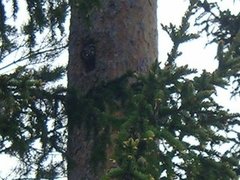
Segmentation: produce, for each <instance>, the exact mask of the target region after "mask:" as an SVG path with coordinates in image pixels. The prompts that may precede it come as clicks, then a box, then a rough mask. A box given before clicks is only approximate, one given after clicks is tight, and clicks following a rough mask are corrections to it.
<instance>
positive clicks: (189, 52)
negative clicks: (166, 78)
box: [0, 0, 240, 178]
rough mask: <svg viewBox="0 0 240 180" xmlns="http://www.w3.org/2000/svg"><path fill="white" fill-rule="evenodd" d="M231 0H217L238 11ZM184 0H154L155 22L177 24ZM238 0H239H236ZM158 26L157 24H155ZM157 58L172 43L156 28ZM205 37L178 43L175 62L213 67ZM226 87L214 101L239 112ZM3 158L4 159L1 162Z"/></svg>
mask: <svg viewBox="0 0 240 180" xmlns="http://www.w3.org/2000/svg"><path fill="white" fill-rule="evenodd" d="M230 1H231V0H224V1H223V2H222V3H221V7H222V8H230V9H232V10H233V12H236V13H237V12H240V9H239V8H240V3H238V4H237V2H236V4H235V5H233V3H232V1H231V2H230ZM187 2H188V1H186V0H158V19H159V22H158V24H160V23H162V24H165V25H168V24H169V23H173V24H177V25H179V24H180V22H181V18H182V16H183V15H184V13H185V11H186V9H187V6H188V3H187ZM238 2H239V1H238ZM159 27H160V25H159ZM158 36H159V61H161V62H164V61H165V60H166V59H167V53H168V52H169V51H170V50H171V47H172V43H171V40H170V38H169V37H168V36H167V34H166V33H165V32H164V31H162V30H161V29H159V35H158ZM207 41H208V39H207V37H204V36H202V37H200V38H199V39H197V40H195V41H191V42H188V43H186V44H184V45H182V46H181V47H180V50H181V51H182V52H183V55H182V56H181V57H180V58H179V59H178V60H177V63H178V64H179V65H185V64H188V65H189V67H190V68H197V69H199V70H200V71H201V70H203V69H206V70H207V71H213V70H214V69H215V68H216V67H217V65H218V63H217V60H215V59H214V57H215V56H216V51H217V45H211V46H207V47H205V44H206V42H207ZM230 97H231V96H230V93H229V90H228V91H227V90H224V89H220V88H219V89H218V97H217V102H218V103H220V104H221V105H224V106H225V107H226V108H227V109H230V110H231V111H232V112H240V106H239V105H238V104H239V102H240V99H239V98H233V99H230ZM0 162H1V163H0V178H1V177H4V176H7V175H8V174H7V172H9V170H10V169H11V167H12V162H13V161H12V160H11V159H10V158H9V157H8V156H6V155H0ZM2 162H4V163H2Z"/></svg>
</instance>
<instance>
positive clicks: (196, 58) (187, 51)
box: [158, 0, 240, 112]
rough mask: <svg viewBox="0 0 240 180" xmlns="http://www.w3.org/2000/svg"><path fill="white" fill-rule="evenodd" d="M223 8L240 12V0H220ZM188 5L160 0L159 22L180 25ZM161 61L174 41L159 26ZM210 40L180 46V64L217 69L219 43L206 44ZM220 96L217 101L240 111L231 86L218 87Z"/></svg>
mask: <svg viewBox="0 0 240 180" xmlns="http://www.w3.org/2000/svg"><path fill="white" fill-rule="evenodd" d="M219 5H220V7H221V9H227V8H229V9H231V11H232V12H233V13H238V12H240V1H236V2H235V4H234V3H233V1H231V0H223V1H222V2H220V4H219ZM187 7H188V1H187V0H158V19H159V22H158V23H159V24H160V23H162V24H164V25H168V24H169V23H173V24H176V25H179V24H180V22H181V18H182V16H183V15H184V13H185V11H186V9H187ZM158 36H159V61H163V62H164V61H165V60H166V59H167V53H168V52H170V50H171V48H172V42H171V40H170V38H169V37H168V35H167V33H166V32H164V31H163V30H161V28H159V34H158ZM207 42H208V38H207V37H206V36H201V37H200V38H198V39H196V40H193V41H190V42H187V43H185V44H183V45H182V46H180V51H181V52H182V53H183V54H182V56H180V57H179V58H178V59H177V61H176V62H177V63H178V64H179V65H185V64H188V66H189V67H190V68H197V69H198V70H199V71H201V70H203V69H205V70H207V71H209V72H211V71H213V70H215V69H216V68H217V66H218V61H217V60H216V59H215V56H216V52H217V45H216V44H212V45H209V46H207V47H206V46H205V45H206V43H207ZM217 89H218V97H216V101H217V102H218V103H219V104H221V105H223V106H224V107H225V108H227V109H229V110H230V111H231V112H240V106H239V102H240V98H239V97H234V98H231V94H230V91H231V87H230V88H229V89H228V90H225V89H222V88H217Z"/></svg>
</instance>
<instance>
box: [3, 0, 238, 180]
mask: <svg viewBox="0 0 240 180" xmlns="http://www.w3.org/2000/svg"><path fill="white" fill-rule="evenodd" d="M24 2H26V4H27V10H28V13H29V18H28V21H27V22H26V23H25V24H24V25H22V26H21V27H18V25H15V23H16V22H18V20H19V17H18V12H19V11H20V9H21V6H20V1H17V0H11V1H1V2H0V24H1V25H0V47H1V49H0V58H1V59H0V60H1V61H0V62H1V65H2V68H1V70H5V69H6V68H9V67H12V66H13V65H15V64H16V63H20V62H21V63H22V64H23V66H20V67H18V68H16V69H15V70H12V71H11V72H10V73H1V75H0V152H1V153H6V154H10V155H12V156H15V157H17V158H19V160H20V161H21V162H22V166H20V167H18V169H16V171H15V173H16V176H18V177H17V178H19V179H24V178H30V177H33V178H36V179H44V178H45V179H56V178H57V177H63V176H66V175H67V176H68V179H126V180H128V179H136V180H138V179H144V180H145V179H146V180H148V179H199V180H200V179H201V180H202V179H224V180H225V179H237V178H238V176H239V174H240V162H239V159H240V158H239V157H240V154H239V152H240V145H239V144H240V142H239V141H240V132H239V130H238V128H239V125H240V121H239V114H237V113H230V112H229V110H225V109H224V108H223V107H222V106H221V105H219V104H218V103H216V102H215V100H214V98H213V96H214V95H216V93H217V92H216V87H221V88H226V87H227V86H229V85H230V83H231V81H230V78H232V77H234V81H235V82H236V88H235V89H234V91H233V95H238V94H239V92H240V91H239V81H240V80H239V62H240V61H239V57H240V56H239V52H238V51H239V44H240V42H239V25H238V19H239V15H233V14H231V11H230V10H226V11H221V9H220V8H219V7H218V4H217V3H209V2H208V1H207V0H204V1H190V5H189V8H188V10H187V12H186V13H185V15H184V17H183V18H182V23H181V25H180V26H179V27H177V26H175V25H173V24H170V25H168V26H166V25H162V28H163V29H164V30H165V31H166V32H167V33H168V35H169V36H170V38H171V40H172V41H173V48H172V50H171V52H170V53H169V54H168V59H167V61H166V63H165V64H162V63H161V62H158V61H157V60H156V55H157V54H156V34H155V33H156V32H155V31H156V24H155V23H156V14H155V10H156V1H155V0H152V1H151V0H149V1H146V0H139V1H127V0H126V1H110V0H103V1H99V0H88V1H87V0H71V1H65V0H59V1H55V0H49V1H46V0H26V1H24ZM21 3H22V1H21ZM10 9H11V10H10ZM202 10H204V12H203V11H202ZM198 12H203V13H202V14H200V16H199V17H198V18H196V25H197V26H199V25H200V27H203V29H202V32H203V31H206V32H207V33H208V34H209V35H211V38H212V41H211V43H218V52H217V56H216V58H217V59H218V61H219V67H218V68H217V69H216V70H215V71H214V72H207V71H203V72H197V70H195V69H190V68H188V66H178V65H177V64H176V59H177V58H178V57H179V56H180V55H181V53H180V52H179V50H178V48H179V46H180V45H181V44H182V43H185V42H188V41H190V40H194V39H197V38H198V36H199V35H198V34H192V33H189V31H190V30H189V28H190V24H189V18H192V17H195V14H199V13H198ZM69 14H71V25H70V37H69V39H68V38H67V34H68V33H67V32H68V29H67V28H68V27H67V26H66V25H65V24H64V23H65V20H66V19H67V18H68V17H69ZM123 20H125V21H123ZM149 20H150V21H149ZM215 23H217V24H218V25H219V27H218V28H212V27H216V25H215ZM123 27H125V28H129V29H124V28H123ZM132 32H136V33H137V35H136V37H135V36H134V34H131V33H132ZM141 33H142V34H141ZM123 35H127V36H126V38H125V39H124V38H123V37H124V36H123ZM142 38H143V39H142ZM67 47H68V48H69V64H68V68H66V67H51V66H50V65H49V64H51V63H52V62H53V60H54V59H55V58H56V57H58V55H59V54H61V52H62V51H63V50H64V49H65V48H67ZM139 50H141V52H139ZM16 52H18V53H21V56H20V58H18V59H15V57H18V56H15V53H16ZM154 60H156V61H155V63H154ZM26 61H27V63H25V62H26ZM35 64H38V67H35V66H33V65H35ZM66 72H67V75H68V86H67V88H66V87H64V86H61V85H57V84H59V83H56V81H58V80H59V79H61V78H62V77H63V76H64V75H66ZM54 83H55V84H54ZM67 141H68V142H67ZM224 144H229V148H228V149H226V151H224V152H220V151H219V149H220V148H221V146H222V145H224ZM56 153H58V154H61V155H62V159H60V160H59V161H58V160H55V159H54V154H56ZM66 162H67V163H68V167H67V168H66Z"/></svg>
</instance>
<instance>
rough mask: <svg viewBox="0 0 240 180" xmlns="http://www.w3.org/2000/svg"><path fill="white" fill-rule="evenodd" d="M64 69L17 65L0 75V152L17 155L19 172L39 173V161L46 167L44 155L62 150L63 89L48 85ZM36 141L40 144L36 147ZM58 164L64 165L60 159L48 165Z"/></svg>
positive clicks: (63, 141)
mask: <svg viewBox="0 0 240 180" xmlns="http://www.w3.org/2000/svg"><path fill="white" fill-rule="evenodd" d="M64 72H65V70H64V68H62V67H59V68H55V69H50V68H49V67H43V68H42V69H39V70H38V71H36V70H32V69H27V68H25V67H19V68H18V69H16V71H15V72H14V73H11V74H8V75H1V76H0V81H1V85H0V152H1V153H6V154H10V155H12V156H15V157H18V158H19V159H20V160H21V161H22V163H23V167H19V168H20V169H19V170H20V171H21V173H26V174H27V173H29V172H30V171H33V170H34V169H35V168H37V169H38V173H40V172H41V171H42V166H43V163H45V166H47V163H46V161H47V160H48V155H51V154H52V153H54V152H61V153H63V152H65V140H66V139H65V137H64V134H65V133H66V132H64V129H65V126H66V116H65V113H64V108H63V102H64V100H65V97H64V96H65V92H66V90H65V89H64V88H63V87H61V86H58V87H51V88H50V87H48V84H49V83H51V82H53V81H55V80H57V79H59V78H61V77H62V75H63V74H64ZM39 142H40V144H41V146H40V147H39V148H36V143H39ZM60 164H62V165H61V166H62V167H64V164H63V162H60V163H59V162H58V164H56V162H52V166H56V167H59V166H60ZM34 166H35V167H34ZM58 173H59V172H58ZM37 177H42V176H39V175H37Z"/></svg>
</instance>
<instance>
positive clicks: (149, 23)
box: [68, 0, 157, 180]
mask: <svg viewBox="0 0 240 180" xmlns="http://www.w3.org/2000/svg"><path fill="white" fill-rule="evenodd" d="M73 2H74V1H73ZM76 2H78V1H76ZM79 2H81V1H79ZM86 2H87V1H86ZM100 3H101V5H100V6H99V7H97V8H94V9H92V10H91V11H90V12H87V14H86V13H85V14H84V13H83V9H81V8H80V7H79V6H78V4H76V3H75V2H74V3H72V5H71V24H70V38H69V64H68V88H69V89H74V90H75V91H77V94H78V93H79V94H82V95H84V94H86V93H87V92H88V91H89V90H90V89H91V88H93V87H95V86H97V85H99V83H101V82H109V81H111V80H114V79H116V78H118V77H120V76H122V75H124V74H125V73H126V72H127V71H128V70H131V71H137V72H140V73H144V72H147V71H148V69H149V67H150V66H151V64H152V63H153V61H154V60H155V59H156V58H157V17H156V9H157V0H100ZM86 16H88V17H86ZM71 95H72V94H71V93H69V96H70V101H69V103H70V104H71V100H73V99H74V98H73V99H71ZM77 108H78V107H74V111H77ZM79 108H81V107H79ZM69 113H70V114H68V118H69V132H68V133H69V134H68V157H69V161H68V163H69V166H68V167H69V168H68V178H69V179H71V180H79V179H84V180H97V179H100V176H101V175H103V173H104V172H105V170H106V166H105V165H104V164H102V163H101V162H99V164H98V165H97V170H96V171H95V170H94V169H93V168H92V166H91V163H90V159H91V152H92V149H93V148H94V147H93V141H94V138H95V136H94V135H93V133H92V132H89V128H86V125H85V124H84V123H82V124H81V125H80V126H79V123H78V119H76V118H78V117H76V116H74V115H72V111H69ZM79 121H80V120H79ZM107 152H109V151H107Z"/></svg>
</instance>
